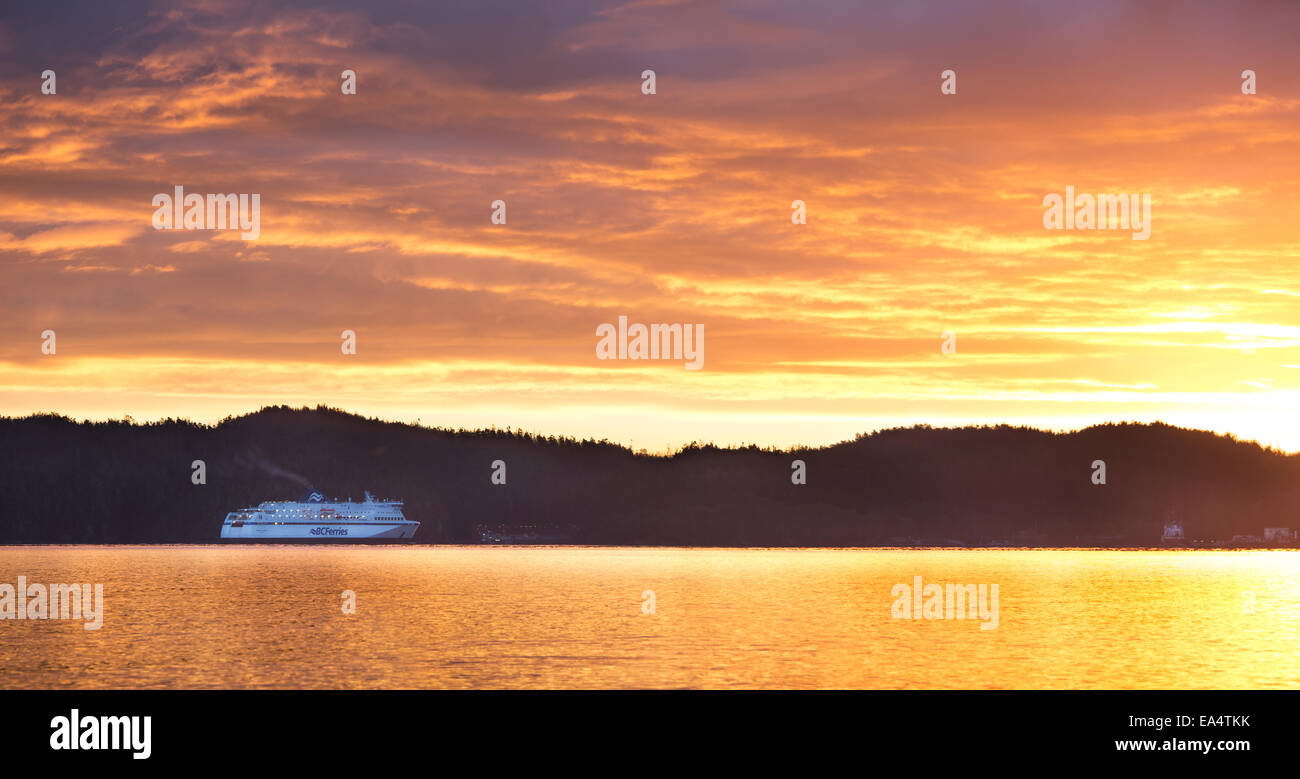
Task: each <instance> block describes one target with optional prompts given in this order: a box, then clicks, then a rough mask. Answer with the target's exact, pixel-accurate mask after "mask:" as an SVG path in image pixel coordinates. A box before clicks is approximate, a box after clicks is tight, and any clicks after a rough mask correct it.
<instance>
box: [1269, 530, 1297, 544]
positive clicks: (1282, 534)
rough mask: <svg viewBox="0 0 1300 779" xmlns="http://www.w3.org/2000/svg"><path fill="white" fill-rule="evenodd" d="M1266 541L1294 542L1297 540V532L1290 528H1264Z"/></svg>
mask: <svg viewBox="0 0 1300 779" xmlns="http://www.w3.org/2000/svg"><path fill="white" fill-rule="evenodd" d="M1264 540H1265V541H1294V540H1296V531H1294V530H1292V529H1291V528H1289V527H1266V528H1264Z"/></svg>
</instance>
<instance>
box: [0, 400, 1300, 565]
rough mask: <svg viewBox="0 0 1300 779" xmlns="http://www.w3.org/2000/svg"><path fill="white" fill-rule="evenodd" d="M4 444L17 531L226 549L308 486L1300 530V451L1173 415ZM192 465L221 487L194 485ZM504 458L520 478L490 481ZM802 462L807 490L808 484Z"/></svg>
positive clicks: (542, 519) (659, 530) (145, 431)
mask: <svg viewBox="0 0 1300 779" xmlns="http://www.w3.org/2000/svg"><path fill="white" fill-rule="evenodd" d="M0 457H2V458H3V459H0V543H178V542H180V543H188V542H201V543H207V542H212V541H214V540H216V538H217V535H218V532H219V529H220V524H221V521H222V519H223V518H224V517H225V515H226V513H227V512H228V511H231V510H234V509H237V508H242V507H244V506H248V505H253V504H256V503H259V502H261V501H263V500H271V499H290V500H291V499H296V498H297V497H298V496H299V495H300V494H301V492H302V491H303V490H304V488H306V487H307V486H311V487H313V488H315V489H316V490H319V491H320V492H322V493H324V494H326V495H328V496H331V497H340V498H346V497H352V498H356V499H360V498H361V497H362V495H363V493H364V491H365V490H370V491H371V492H372V493H374V494H375V495H376V496H381V497H390V498H400V499H404V500H405V501H406V505H407V516H408V517H410V518H412V519H416V520H419V521H420V522H422V523H423V524H422V525H421V527H420V531H419V533H418V534H417V536H416V540H417V541H418V542H424V543H466V542H473V541H475V540H476V539H477V536H476V534H475V527H476V526H477V525H493V526H495V525H500V524H510V525H535V526H542V527H556V528H563V529H565V531H566V532H567V533H568V534H569V538H570V539H571V540H572V541H573V542H575V543H594V544H680V545H759V546H778V545H801V546H802V545H828V546H847V545H876V544H890V543H898V542H900V541H901V542H918V541H920V542H925V541H930V542H933V541H944V542H947V541H956V542H962V543H967V544H983V543H988V542H1009V543H1017V544H1040V545H1073V544H1084V545H1088V544H1100V545H1147V544H1154V543H1156V542H1157V541H1158V539H1159V536H1160V531H1161V526H1162V524H1163V522H1164V520H1165V519H1166V518H1168V517H1170V516H1171V515H1175V516H1178V517H1180V518H1181V519H1182V521H1183V523H1184V526H1185V528H1186V533H1187V537H1188V538H1218V539H1230V538H1231V537H1232V536H1233V535H1236V534H1251V535H1259V534H1260V533H1261V532H1262V529H1263V528H1264V527H1265V526H1269V527H1272V526H1284V527H1293V528H1294V527H1296V526H1300V457H1297V456H1295V455H1284V454H1281V453H1279V452H1276V451H1272V450H1268V449H1264V448H1261V447H1259V446H1258V445H1256V444H1253V443H1245V442H1242V441H1238V440H1235V439H1233V438H1230V437H1224V436H1216V435H1213V434H1211V433H1206V432H1200V431H1193V430H1184V429H1180V428H1174V427H1169V426H1167V425H1159V424H1156V425H1137V424H1124V425H1103V426H1098V427H1092V428H1088V429H1086V430H1082V431H1079V432H1075V433H1069V434H1054V433H1046V432H1042V431H1037V430H1032V429H1027V428H1012V427H981V428H973V427H972V428H960V429H932V428H928V427H915V428H907V429H894V430H888V431H884V432H880V433H875V434H872V435H867V436H860V437H859V438H857V439H856V440H854V441H849V442H845V443H841V444H838V445H835V446H830V447H826V448H821V449H804V450H796V451H790V452H782V451H769V450H760V449H758V448H746V449H719V448H716V447H713V446H692V447H688V448H686V449H684V450H682V451H680V452H678V453H677V454H675V455H673V456H671V457H660V456H647V455H639V454H635V453H633V452H631V451H629V450H628V449H626V448H624V447H621V446H618V445H615V444H611V443H609V442H604V441H601V442H596V441H576V440H572V439H555V438H542V437H537V436H532V435H527V434H521V433H514V432H509V431H497V430H488V431H484V430H477V431H465V430H456V431H452V430H443V429H429V428H424V427H418V426H413V425H406V424H398V423H390V422H384V421H380V420H375V419H366V418H363V417H359V416H355V415H352V414H347V413H344V412H341V411H337V410H333V409H327V408H316V409H290V408H287V407H271V408H265V409H263V410H262V411H259V412H257V413H254V414H250V415H248V416H244V417H239V418H234V419H227V420H225V421H223V422H221V423H220V424H217V425H215V426H206V425H199V424H194V423H191V422H186V421H175V420H170V421H165V422H159V423H153V424H143V425H139V424H134V423H131V422H129V421H113V422H96V423H88V422H82V423H78V422H74V421H72V420H68V419H65V418H62V417H57V416H49V415H44V416H33V417H26V418H23V419H0ZM194 460H203V461H204V462H205V464H206V476H207V483H206V484H202V485H195V484H193V483H192V482H191V473H192V470H191V463H192V462H193V461H194ZM495 460H501V461H504V463H505V476H506V484H505V485H494V484H493V483H492V480H491V476H492V473H493V466H492V463H493V461H495ZM794 460H802V461H804V463H805V464H806V469H807V483H806V484H803V485H797V484H793V483H792V480H791V475H792V473H793V471H792V469H791V463H792V461H794ZM1095 460H1102V461H1104V462H1105V468H1106V484H1105V485H1097V484H1094V483H1093V474H1094V469H1093V467H1092V464H1093V462H1094V461H1095Z"/></svg>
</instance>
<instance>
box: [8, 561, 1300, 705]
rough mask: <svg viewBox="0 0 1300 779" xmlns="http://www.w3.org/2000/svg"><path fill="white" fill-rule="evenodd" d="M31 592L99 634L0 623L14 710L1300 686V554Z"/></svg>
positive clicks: (162, 572)
mask: <svg viewBox="0 0 1300 779" xmlns="http://www.w3.org/2000/svg"><path fill="white" fill-rule="evenodd" d="M19 576H25V577H26V579H27V582H28V583H32V582H41V583H45V584H50V583H74V582H75V583H90V584H96V583H98V584H102V585H103V589H104V605H103V624H102V627H101V628H100V629H98V630H85V629H84V627H83V624H84V620H82V621H77V620H58V621H56V620H16V619H5V620H0V688H399V689H407V688H421V689H423V688H723V689H729V688H963V689H967V688H1066V689H1068V688H1103V689H1112V688H1114V689H1128V688H1174V689H1181V688H1234V689H1235V688H1295V687H1300V552H1293V551H1096V550H1007V549H986V550H937V549H936V550H911V549H909V550H901V549H665V548H610V547H434V546H410V547H342V546H330V547H301V546H284V547H275V546H269V547H260V546H249V547H238V546H142V547H91V546H66V547H55V546H52V547H0V584H3V583H8V584H10V585H16V584H17V581H18V577H19ZM917 576H920V577H922V581H923V583H935V584H940V585H943V584H975V585H979V584H985V585H989V584H997V585H998V603H997V619H996V624H997V626H996V628H995V629H981V625H982V624H983V625H991V624H993V621H992V620H991V619H983V620H981V619H979V618H974V619H955V618H954V619H947V618H944V619H900V618H895V616H894V613H895V612H897V611H898V610H899V609H900V608H901V606H900V605H897V603H896V602H898V601H900V600H908V601H909V602H910V601H911V599H910V598H901V597H900V596H898V595H896V594H895V592H896V591H895V585H899V584H906V585H908V586H909V587H910V586H912V585H913V584H914V583H915V578H914V577H917ZM344 591H351V592H352V593H354V594H355V607H356V608H355V614H345V613H344V612H343V608H342V606H343V602H344V601H343V593H344ZM647 591H652V592H653V613H646V612H647V611H649V609H650V602H651V597H650V596H649V594H648V593H647ZM986 592H987V590H986ZM986 603H987V604H988V605H990V606H991V601H986ZM909 605H910V603H909ZM954 616H955V614H954Z"/></svg>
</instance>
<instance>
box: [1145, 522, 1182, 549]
mask: <svg viewBox="0 0 1300 779" xmlns="http://www.w3.org/2000/svg"><path fill="white" fill-rule="evenodd" d="M1147 537H1148V538H1150V536H1147ZM1160 540H1161V541H1162V542H1164V543H1166V544H1168V543H1173V542H1175V541H1182V540H1183V523H1182V522H1179V521H1178V520H1176V519H1174V520H1170V521H1169V522H1166V523H1165V532H1164V535H1162V536H1160Z"/></svg>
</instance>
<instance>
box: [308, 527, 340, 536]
mask: <svg viewBox="0 0 1300 779" xmlns="http://www.w3.org/2000/svg"><path fill="white" fill-rule="evenodd" d="M308 532H309V533H311V534H312V535H314V536H346V535H347V534H348V529H347V528H345V527H314V528H312V529H311V530H309V531H308Z"/></svg>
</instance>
